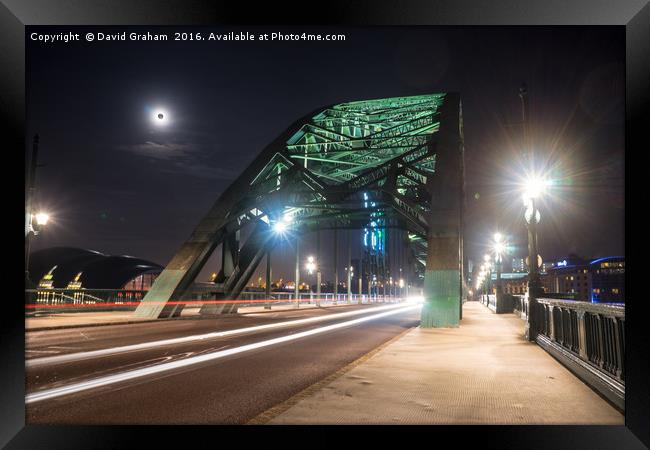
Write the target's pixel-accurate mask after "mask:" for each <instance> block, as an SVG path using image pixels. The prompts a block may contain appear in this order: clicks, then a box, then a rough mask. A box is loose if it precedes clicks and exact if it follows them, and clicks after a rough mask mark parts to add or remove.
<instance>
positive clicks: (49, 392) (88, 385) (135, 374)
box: [25, 305, 420, 403]
mask: <svg viewBox="0 0 650 450" xmlns="http://www.w3.org/2000/svg"><path fill="white" fill-rule="evenodd" d="M419 307H420V305H409V306H403V305H400V307H399V308H392V309H391V310H389V311H385V312H382V313H379V314H373V315H371V316H367V317H361V318H358V319H353V320H348V321H346V322H340V323H335V324H332V325H327V326H324V327H320V328H314V329H312V330H307V331H302V332H300V333H295V334H289V335H287V336H281V337H277V338H273V339H268V340H265V341H261V342H255V343H252V344H247V345H242V346H240V347H235V348H231V349H228V350H221V351H217V352H212V353H206V354H204V355H198V356H192V357H190V358H186V359H182V360H179V361H171V362H168V363H163V364H158V365H156V366H153V367H144V368H141V369H136V370H131V371H128V372H123V373H117V374H114V375H108V376H105V377H101V378H95V379H93V380H87V381H82V382H79V383H73V384H69V385H67V386H61V387H56V388H51V389H44V390H42V391H38V392H33V393H31V394H28V395H26V396H25V403H36V402H39V401H43V400H50V399H53V398H57V397H61V396H63V395H69V394H75V393H78V392H82V391H86V390H89V389H94V388H98V387H102V386H107V385H110V384H114V383H119V382H122V381H127V380H132V379H134V378H141V377H145V376H147V375H153V374H158V373H162V372H167V371H170V370H173V369H179V368H182V367H188V366H191V365H194V364H199V363H202V362H206V361H213V360H215V359H220V358H224V357H226V356H230V355H235V354H237V353H243V352H247V351H250V350H255V349H258V348H263V347H268V346H271V345H275V344H280V343H282V342H289V341H294V340H297V339H300V338H303V337H307V336H313V335H315V334H320V333H325V332H327V331H332V330H336V329H339V328H344V327H349V326H351V325H356V324H359V323H363V322H367V321H369V320H374V319H379V318H381V317H386V316H390V315H393V314H400V313H403V312H406V311H410V310H412V309H415V308H419Z"/></svg>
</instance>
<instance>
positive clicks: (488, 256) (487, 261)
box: [483, 254, 490, 263]
mask: <svg viewBox="0 0 650 450" xmlns="http://www.w3.org/2000/svg"><path fill="white" fill-rule="evenodd" d="M483 260H484V261H485V262H486V263H489V262H490V255H487V254H486V255H484V256H483Z"/></svg>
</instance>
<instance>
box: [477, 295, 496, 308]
mask: <svg viewBox="0 0 650 450" xmlns="http://www.w3.org/2000/svg"><path fill="white" fill-rule="evenodd" d="M479 301H480V302H481V303H482V304H484V305H485V306H487V307H488V308H490V309H492V310H496V307H497V296H496V295H493V294H483V295H481V297H480V299H479Z"/></svg>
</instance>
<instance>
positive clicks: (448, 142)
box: [420, 94, 464, 328]
mask: <svg viewBox="0 0 650 450" xmlns="http://www.w3.org/2000/svg"><path fill="white" fill-rule="evenodd" d="M446 100H447V101H446V102H445V104H444V105H443V106H442V108H441V109H440V116H441V117H440V124H441V125H440V131H439V137H438V140H437V142H436V143H435V144H434V149H432V150H435V153H436V164H435V176H433V177H428V181H427V191H428V193H429V194H430V195H431V211H430V213H429V217H428V218H427V221H428V225H429V230H428V233H427V261H426V266H425V273H424V304H423V305H422V312H421V316H420V327H422V328H449V327H458V326H459V324H460V314H461V311H460V308H461V301H462V286H463V280H462V276H461V275H462V268H463V264H462V263H463V261H462V256H463V252H462V230H463V220H462V217H463V216H462V212H463V207H464V166H463V153H464V148H463V135H462V113H461V105H460V98H459V97H458V96H457V95H451V94H449V95H448V96H447V99H446Z"/></svg>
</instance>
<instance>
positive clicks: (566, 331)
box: [524, 298, 625, 410]
mask: <svg viewBox="0 0 650 450" xmlns="http://www.w3.org/2000/svg"><path fill="white" fill-rule="evenodd" d="M524 303H527V302H526V301H525V299H524ZM524 307H525V305H524ZM534 308H535V309H536V310H535V311H534V314H535V317H537V318H538V319H537V320H536V321H535V324H536V328H537V329H536V330H535V331H536V332H537V336H536V342H537V343H538V344H539V345H540V346H541V347H542V348H544V349H545V350H546V351H547V352H549V353H550V354H551V355H552V356H554V357H555V358H556V359H558V360H559V361H560V362H561V363H562V364H564V365H565V366H566V367H567V368H568V369H569V370H571V371H572V372H574V373H575V374H576V375H577V376H578V377H580V378H582V379H583V380H584V381H586V382H587V383H588V384H589V385H591V386H592V387H593V388H595V389H596V390H598V391H599V392H601V394H603V395H604V396H605V397H607V398H608V399H609V400H610V401H612V402H613V403H614V404H615V405H616V406H618V407H619V408H620V409H621V410H624V409H625V357H624V355H625V307H624V306H617V305H604V304H593V303H590V302H579V301H571V300H557V299H549V298H539V299H537V301H536V302H535V304H534Z"/></svg>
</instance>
